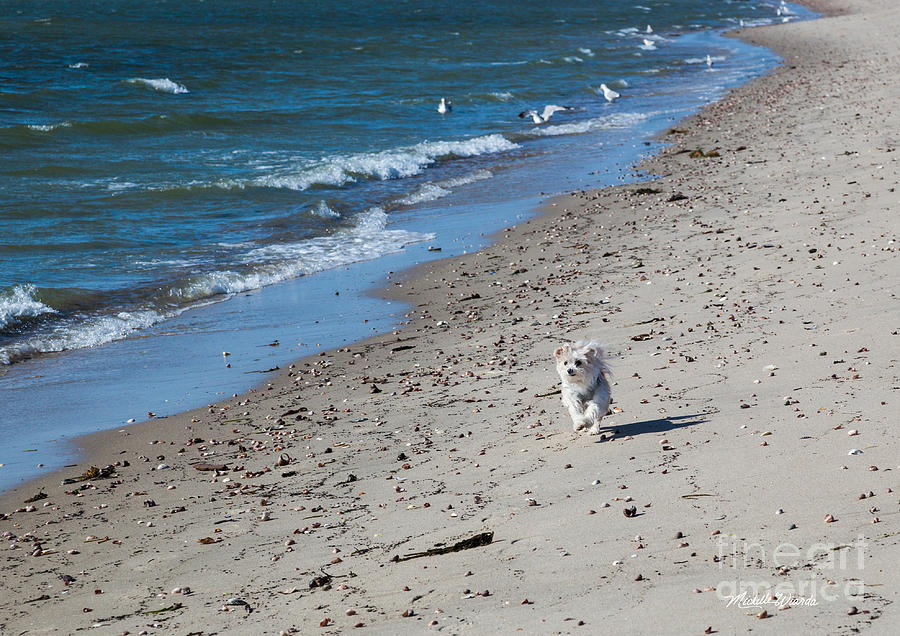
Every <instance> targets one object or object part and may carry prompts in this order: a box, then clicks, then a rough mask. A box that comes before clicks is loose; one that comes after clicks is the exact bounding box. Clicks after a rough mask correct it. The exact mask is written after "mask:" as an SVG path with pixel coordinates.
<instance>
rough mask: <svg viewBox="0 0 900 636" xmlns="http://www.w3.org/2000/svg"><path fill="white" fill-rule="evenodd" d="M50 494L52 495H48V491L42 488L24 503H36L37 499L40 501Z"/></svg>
mask: <svg viewBox="0 0 900 636" xmlns="http://www.w3.org/2000/svg"><path fill="white" fill-rule="evenodd" d="M49 496H50V495H48V494H47V493H45V492H44V490H43V489H41V491H40V492H39V493H38V494H36V495H33V496H31V497H29V498H28V499H26V500H25V501H24V502H22V503H34V502H35V501H40V500H41V499H46V498H47V497H49Z"/></svg>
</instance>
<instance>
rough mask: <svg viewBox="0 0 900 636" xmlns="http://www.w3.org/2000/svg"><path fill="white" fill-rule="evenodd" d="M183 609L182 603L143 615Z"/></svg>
mask: <svg viewBox="0 0 900 636" xmlns="http://www.w3.org/2000/svg"><path fill="white" fill-rule="evenodd" d="M226 605H227V603H226ZM182 607H184V606H183V605H182V604H181V603H174V604H173V605H169V606H168V607H163V608H162V609H157V610H147V611H145V612H141V614H162V613H163V612H174V611H175V610H180V609H181V608H182Z"/></svg>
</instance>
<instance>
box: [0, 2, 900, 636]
mask: <svg viewBox="0 0 900 636" xmlns="http://www.w3.org/2000/svg"><path fill="white" fill-rule="evenodd" d="M806 4H808V5H809V6H811V7H812V8H814V9H816V10H819V11H823V12H825V13H827V14H828V17H823V18H821V19H819V20H815V21H809V22H799V23H791V24H785V25H779V26H774V27H764V28H757V29H747V30H742V31H739V32H738V33H737V34H736V36H737V37H740V38H742V39H745V40H747V41H750V42H752V43H756V44H760V45H763V46H767V47H769V48H771V49H773V50H775V51H776V52H777V53H779V54H780V55H781V56H783V57H784V58H785V62H784V64H783V65H782V66H780V67H779V68H778V69H777V70H776V71H775V72H773V73H771V74H770V75H768V76H766V77H763V78H760V79H758V80H755V81H752V82H750V83H749V84H747V85H745V86H743V87H741V88H739V89H738V90H735V91H733V92H732V93H730V94H729V95H728V96H727V97H726V98H725V99H723V100H722V101H720V102H718V103H715V104H712V105H710V106H709V107H708V108H706V109H705V110H704V111H703V112H702V113H700V114H699V115H697V116H695V117H693V118H691V119H689V120H687V121H682V122H673V128H672V130H670V131H669V132H668V134H666V136H665V141H666V142H667V143H668V144H669V145H668V146H667V147H666V149H665V150H664V151H663V152H662V153H661V154H660V155H659V156H656V157H652V158H649V159H648V160H646V161H645V162H644V163H643V164H642V165H641V166H640V170H641V171H642V172H645V173H646V174H649V175H656V176H655V177H652V178H649V179H648V180H646V181H642V182H640V183H636V184H630V185H625V186H619V187H615V188H607V189H603V190H597V191H578V192H573V193H570V194H568V195H565V196H560V197H557V198H555V199H553V200H551V201H548V203H547V206H546V207H545V208H544V209H543V210H542V211H541V213H540V214H539V215H537V216H536V217H535V218H533V219H532V220H530V221H528V222H525V223H522V224H521V225H519V226H516V227H514V228H510V229H508V230H507V231H504V232H502V233H501V234H500V235H499V236H498V237H497V240H496V242H495V243H494V244H493V245H492V246H491V247H489V248H488V249H485V250H483V251H481V252H478V253H476V254H472V255H468V256H465V257H462V258H455V259H450V260H445V261H440V262H437V263H432V264H428V265H425V266H423V267H422V268H420V269H418V270H416V271H413V272H409V273H406V274H404V275H403V276H402V277H397V278H396V279H394V280H392V281H391V284H390V285H389V288H388V289H387V290H386V291H385V293H386V294H388V295H389V296H390V297H392V298H397V299H401V300H403V301H404V302H407V303H409V304H410V305H412V307H413V309H412V310H410V312H409V314H408V324H406V325H405V326H404V328H403V329H401V330H398V331H396V332H394V333H391V334H386V335H382V336H378V337H375V338H372V339H369V340H367V341H364V342H361V343H358V344H354V345H351V346H349V347H346V348H343V349H341V350H338V351H329V352H322V353H321V354H319V355H317V356H315V357H312V358H307V359H304V360H300V361H298V362H297V363H295V364H294V365H292V368H290V369H285V370H283V372H282V373H281V374H280V375H277V376H275V377H272V378H271V379H270V380H269V382H268V383H267V384H264V385H262V386H260V387H258V388H257V389H256V390H253V391H250V392H248V393H246V394H244V395H240V396H235V397H233V398H230V399H227V400H223V401H221V402H218V403H216V404H213V405H209V406H208V407H205V408H202V409H198V410H196V411H192V412H188V413H184V414H181V415H178V416H174V417H167V418H154V419H151V420H149V421H148V422H145V423H141V424H137V425H134V426H132V427H129V428H127V429H122V430H119V431H111V432H104V433H99V434H96V435H93V436H90V437H87V438H84V440H83V447H84V456H83V461H81V462H80V463H78V464H77V465H75V466H70V467H68V468H66V469H65V470H64V471H62V472H60V473H56V474H53V475H49V476H47V477H45V478H42V479H40V480H38V481H36V482H32V483H29V484H26V485H25V486H23V487H21V488H18V489H16V490H14V491H11V492H8V493H4V494H3V495H2V496H0V533H2V538H3V541H2V542H0V549H2V551H3V554H4V558H3V561H2V571H3V577H2V581H0V633H3V634H26V633H27V634H31V633H54V634H71V633H77V632H89V633H98V634H156V633H175V634H196V635H199V634H280V633H287V634H292V633H297V634H313V633H321V634H335V633H344V632H352V633H373V634H422V633H429V632H431V631H435V632H441V633H446V634H484V633H498V634H512V633H524V634H557V633H566V634H569V633H581V634H623V633H634V634H659V633H673V634H674V633H678V634H703V633H721V634H733V633H746V632H750V631H752V632H754V633H763V634H770V633H771V634H776V633H777V634H784V633H801V632H802V633H810V632H815V633H827V634H850V633H857V632H865V633H871V634H892V633H897V629H898V628H897V625H898V623H900V609H898V608H900V604H898V603H897V601H898V600H900V598H898V590H900V574H898V572H897V569H896V565H897V564H898V563H900V507H898V506H900V479H898V477H897V476H898V475H900V439H898V437H897V435H896V427H897V421H898V418H897V415H896V411H894V410H893V409H894V408H896V407H897V406H898V391H900V377H898V367H897V365H898V358H900V307H898V299H897V296H896V292H897V282H896V281H897V274H896V272H897V271H898V269H900V268H898V258H897V255H898V243H897V239H898V230H900V221H898V218H897V210H898V208H900V192H898V191H897V188H898V185H900V162H898V156H900V155H898V154H897V153H896V148H897V146H898V145H900V109H898V108H897V105H898V104H900V79H898V78H900V41H898V39H897V38H896V35H895V31H896V29H897V27H898V26H900V7H898V6H897V5H896V4H895V3H893V2H890V1H889V0H852V1H851V0H828V1H819V0H816V1H812V0H811V1H810V2H807V3H806ZM578 339H597V340H600V341H602V342H603V343H605V345H606V346H607V348H608V350H609V352H610V353H611V360H610V363H611V366H612V368H613V371H614V374H615V383H614V385H613V404H612V410H611V413H610V414H609V415H608V416H607V417H606V418H605V419H604V425H605V428H604V431H603V434H602V435H600V436H589V435H587V434H584V433H573V431H572V427H571V422H570V420H569V417H568V414H567V413H566V411H565V409H564V408H563V405H562V403H561V400H560V395H559V390H558V389H559V381H558V377H557V375H556V372H555V369H554V364H553V350H554V349H555V348H556V347H557V346H559V345H560V344H561V343H563V342H566V341H571V340H578ZM92 467H94V469H93V470H92ZM29 500H31V501H29ZM632 509H633V512H631V510H632ZM892 564H893V565H892Z"/></svg>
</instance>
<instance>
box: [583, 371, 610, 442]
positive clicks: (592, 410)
mask: <svg viewBox="0 0 900 636" xmlns="http://www.w3.org/2000/svg"><path fill="white" fill-rule="evenodd" d="M610 399H611V395H610V390H609V384H607V383H606V382H605V381H601V382H600V384H598V385H597V388H596V389H595V390H594V395H593V396H592V398H591V400H590V401H589V402H588V403H587V405H586V406H587V408H585V410H584V419H585V421H586V422H589V423H590V425H591V428H590V429H589V430H588V432H589V433H590V434H591V435H597V434H599V433H600V420H602V419H603V416H604V415H606V414H607V412H609V402H610Z"/></svg>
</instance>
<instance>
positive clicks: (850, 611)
mask: <svg viewBox="0 0 900 636" xmlns="http://www.w3.org/2000/svg"><path fill="white" fill-rule="evenodd" d="M856 614H859V610H858V609H857V608H856V606H855V605H852V606H851V607H850V608H849V609H848V610H847V616H854V615H856Z"/></svg>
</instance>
